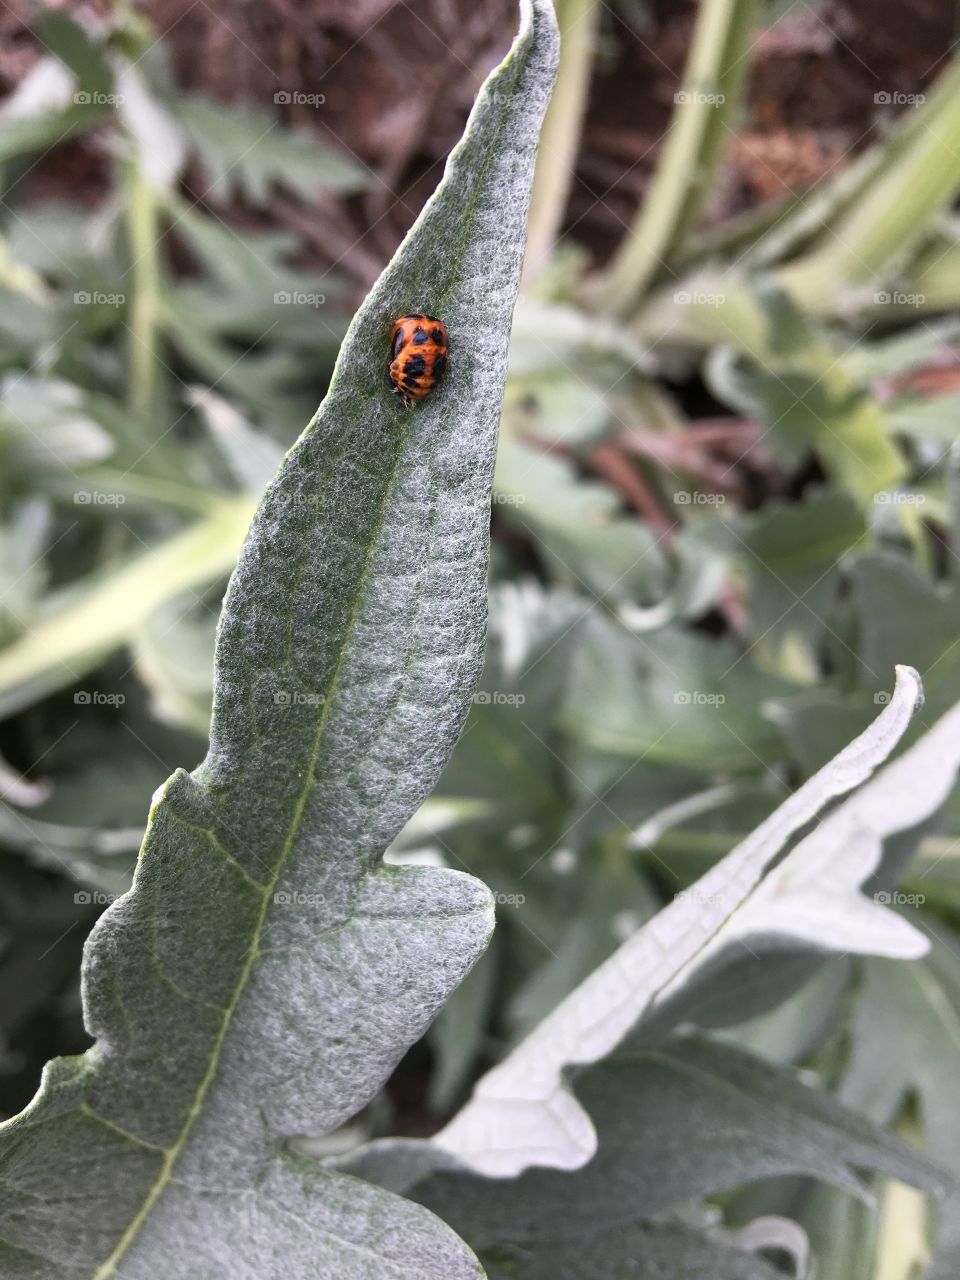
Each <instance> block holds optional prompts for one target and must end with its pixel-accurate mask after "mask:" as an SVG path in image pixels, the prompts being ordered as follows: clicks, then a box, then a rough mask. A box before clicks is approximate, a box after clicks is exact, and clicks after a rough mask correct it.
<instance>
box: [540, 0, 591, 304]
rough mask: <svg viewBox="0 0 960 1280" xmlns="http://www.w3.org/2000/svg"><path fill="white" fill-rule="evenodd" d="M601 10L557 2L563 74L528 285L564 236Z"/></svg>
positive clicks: (553, 109)
mask: <svg viewBox="0 0 960 1280" xmlns="http://www.w3.org/2000/svg"><path fill="white" fill-rule="evenodd" d="M599 16H600V5H599V3H598V2H597V0H558V3H557V21H558V23H559V25H560V36H561V45H560V68H559V71H558V73H557V83H556V88H555V89H554V91H553V97H552V98H551V99H550V105H549V107H548V108H547V114H546V116H545V117H544V121H543V128H542V130H541V131H540V149H539V154H538V159H537V168H536V172H535V174H534V179H533V191H532V193H531V196H530V215H529V219H528V222H527V248H526V255H525V260H524V281H525V283H526V284H529V283H531V282H532V281H533V280H534V279H535V277H536V276H538V275H539V274H540V271H541V270H542V269H543V266H544V264H545V262H546V260H547V257H548V256H549V254H550V253H551V251H552V249H553V246H554V245H555V243H556V241H557V236H558V235H559V232H560V226H561V223H562V221H563V214H564V210H565V209H566V207H567V198H568V196H569V194H570V184H571V182H572V181H573V175H574V168H575V165H576V157H577V150H578V147H579V143H580V131H581V127H582V124H583V116H584V112H585V110H586V103H587V90H588V89H589V87H590V69H591V66H592V62H593V51H594V45H595V41H596V30H597V22H598V19H599Z"/></svg>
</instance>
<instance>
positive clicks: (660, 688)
mask: <svg viewBox="0 0 960 1280" xmlns="http://www.w3.org/2000/svg"><path fill="white" fill-rule="evenodd" d="M790 687H791V686H790V685H788V684H786V683H785V682H784V681H781V680H778V679H777V678H776V677H774V676H772V675H768V674H766V673H763V672H759V671H758V670H757V668H756V667H754V666H752V665H751V664H750V663H749V662H748V661H746V660H745V659H744V658H743V655H742V654H740V653H738V652H737V650H736V649H735V648H734V646H733V645H731V644H729V643H728V642H726V641H720V640H708V639H706V638H704V637H701V636H697V635H694V634H691V633H690V632H689V631H684V630H681V629H680V628H679V627H677V626H670V627H664V628H662V629H660V630H659V631H650V632H646V633H644V634H643V635H635V634H633V633H631V632H629V631H627V630H626V629H625V628H623V627H619V626H617V625H616V624H615V623H613V622H612V621H610V620H609V619H608V618H604V617H602V616H600V615H598V614H594V615H592V616H591V617H590V618H589V619H587V621H586V622H585V623H584V625H583V627H582V628H581V631H580V633H579V635H578V639H577V643H576V648H575V652H574V654H573V657H572V660H571V669H570V675H569V680H568V685H567V692H566V697H565V699H564V703H563V707H562V711H561V724H562V725H563V728H564V729H565V731H566V732H567V733H568V734H569V735H571V737H572V738H573V739H574V740H576V741H578V742H580V743H583V744H585V745H587V746H589V747H591V748H592V749H593V750H595V751H603V752H608V753H611V754H614V755H618V756H622V757H636V758H640V759H643V760H644V761H646V762H648V763H660V764H674V765H680V766H684V767H686V768H690V769H710V770H715V771H720V772H724V773H726V772H730V771H736V772H744V771H747V772H754V771H755V770H756V769H757V768H761V767H763V766H764V765H765V764H769V763H770V762H771V761H772V760H773V759H775V758H776V753H777V750H778V747H779V741H778V734H777V731H776V728H775V727H774V725H773V724H772V723H770V722H769V721H768V720H766V719H765V718H764V717H763V714H762V706H763V701H764V699H766V698H774V697H777V696H780V695H783V694H785V693H786V692H787V691H788V690H789V689H790Z"/></svg>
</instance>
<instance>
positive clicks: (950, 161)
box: [778, 62, 960, 312]
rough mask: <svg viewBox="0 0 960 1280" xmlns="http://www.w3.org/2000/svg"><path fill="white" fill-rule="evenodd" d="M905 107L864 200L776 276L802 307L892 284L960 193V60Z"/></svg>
mask: <svg viewBox="0 0 960 1280" xmlns="http://www.w3.org/2000/svg"><path fill="white" fill-rule="evenodd" d="M907 112H908V113H909V114H907V115H906V118H903V117H901V120H900V121H899V122H898V132H897V135H896V138H895V140H894V142H895V145H894V146H893V147H892V148H891V151H890V156H889V159H888V161H887V163H885V164H884V165H883V166H881V168H880V170H879V172H878V173H877V174H876V175H875V177H874V179H873V181H872V182H870V183H869V184H868V186H867V188H866V190H865V191H864V192H863V193H862V195H861V198H860V199H858V200H857V201H855V202H854V204H853V205H852V206H851V207H850V208H849V209H848V210H847V211H846V213H845V214H844V215H843V216H842V217H841V218H840V219H839V220H837V221H836V222H835V223H834V224H833V225H832V226H831V230H830V235H829V237H828V238H826V239H825V240H824V241H823V243H822V245H821V246H820V247H818V248H816V249H814V250H813V251H812V252H811V253H809V254H807V255H806V256H805V257H803V258H801V259H799V260H798V261H796V262H794V263H791V264H790V265H789V266H787V267H785V268H783V269H782V270H781V271H780V272H779V273H778V279H779V282H780V283H781V284H782V285H783V287H784V288H785V289H787V290H788V292H789V293H790V294H791V296H792V297H793V299H794V301H795V302H796V303H797V304H798V305H800V306H804V307H806V308H808V309H810V310H814V311H821V312H822V311H832V310H834V309H836V308H837V307H838V306H839V307H840V308H841V309H842V307H843V303H844V296H845V295H849V294H850V293H851V292H855V291H857V290H858V289H859V290H863V289H864V288H866V287H868V286H874V287H876V286H877V285H882V284H885V283H887V282H888V281H889V279H890V277H891V275H892V274H893V273H895V272H896V271H898V270H899V269H901V266H902V264H904V263H906V262H907V261H908V260H909V257H910V256H911V254H912V253H913V252H914V251H915V250H916V248H917V246H918V244H919V243H920V242H921V241H922V239H923V237H924V236H925V235H926V234H927V233H928V232H929V229H930V226H931V223H932V222H933V220H934V218H935V217H936V216H937V214H938V213H939V212H940V211H941V210H942V209H943V208H945V207H946V206H947V205H948V204H949V203H950V201H951V200H952V199H953V197H954V196H955V195H956V193H957V191H958V190H960V62H954V63H953V65H952V66H951V67H949V68H948V69H947V71H945V72H944V73H943V75H941V76H940V78H939V80H938V81H937V84H936V86H935V88H934V91H933V93H932V94H931V95H930V97H929V99H927V101H926V102H925V103H923V104H922V105H921V106H919V107H916V108H914V109H911V108H907ZM848 301H849V298H848Z"/></svg>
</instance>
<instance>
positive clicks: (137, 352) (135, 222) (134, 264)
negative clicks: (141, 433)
mask: <svg viewBox="0 0 960 1280" xmlns="http://www.w3.org/2000/svg"><path fill="white" fill-rule="evenodd" d="M124 185H125V188H126V207H127V239H128V243H129V248H130V278H131V294H132V299H131V303H130V312H129V315H130V325H129V328H130V343H129V353H130V359H129V374H130V381H129V385H128V391H127V403H128V404H129V407H130V409H131V411H132V412H134V413H137V414H139V415H142V416H144V417H147V416H149V414H150V412H151V410H152V409H153V407H154V396H155V393H156V374H157V360H158V356H157V341H158V328H159V326H158V320H159V315H160V255H159V252H158V228H159V224H160V219H159V205H158V202H157V199H156V196H155V194H154V192H153V189H152V188H151V186H150V184H149V182H148V181H147V178H146V176H145V174H144V173H143V170H142V169H141V168H140V166H139V165H138V164H136V163H135V162H130V163H128V164H127V166H126V173H125V184H124Z"/></svg>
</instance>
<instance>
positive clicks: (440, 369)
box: [433, 356, 447, 382]
mask: <svg viewBox="0 0 960 1280" xmlns="http://www.w3.org/2000/svg"><path fill="white" fill-rule="evenodd" d="M446 370H447V357H446V356H437V358H436V360H434V362H433V380H434V382H439V381H440V379H441V378H442V377H443V375H444V373H446Z"/></svg>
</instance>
